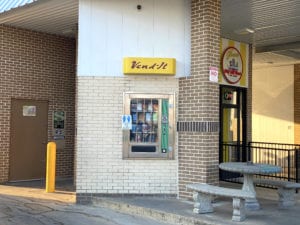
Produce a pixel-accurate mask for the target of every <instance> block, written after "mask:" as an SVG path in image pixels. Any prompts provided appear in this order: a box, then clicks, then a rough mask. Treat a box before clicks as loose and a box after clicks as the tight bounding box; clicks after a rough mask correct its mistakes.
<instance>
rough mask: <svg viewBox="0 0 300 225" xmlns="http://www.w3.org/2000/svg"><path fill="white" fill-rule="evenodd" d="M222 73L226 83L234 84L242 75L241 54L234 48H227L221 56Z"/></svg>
mask: <svg viewBox="0 0 300 225" xmlns="http://www.w3.org/2000/svg"><path fill="white" fill-rule="evenodd" d="M222 72H223V76H224V78H225V79H226V81H227V82H228V83H230V84H236V83H238V82H239V81H240V79H241V78H242V75H243V60H242V56H241V53H240V52H239V50H237V49H236V48H235V47H228V48H227V49H225V51H224V52H223V56H222Z"/></svg>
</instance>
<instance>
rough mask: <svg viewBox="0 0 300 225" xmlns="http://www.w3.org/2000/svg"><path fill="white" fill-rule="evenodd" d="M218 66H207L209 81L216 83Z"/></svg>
mask: <svg viewBox="0 0 300 225" xmlns="http://www.w3.org/2000/svg"><path fill="white" fill-rule="evenodd" d="M218 70H219V69H218V67H214V66H211V67H209V81H211V82H215V83H218V80H219V79H218V75H219V72H218Z"/></svg>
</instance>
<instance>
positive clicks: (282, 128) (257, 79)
mask: <svg viewBox="0 0 300 225" xmlns="http://www.w3.org/2000/svg"><path fill="white" fill-rule="evenodd" d="M252 94H253V95H252V96H253V97H252V101H253V110H252V112H253V113H252V140H253V141H265V142H277V143H290V144H293V143H294V67H293V65H288V66H278V67H268V68H260V69H254V70H253V91H252Z"/></svg>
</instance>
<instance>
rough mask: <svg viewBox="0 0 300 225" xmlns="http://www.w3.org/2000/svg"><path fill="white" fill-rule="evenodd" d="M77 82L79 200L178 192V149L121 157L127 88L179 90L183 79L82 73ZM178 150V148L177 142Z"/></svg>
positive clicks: (130, 90)
mask: <svg viewBox="0 0 300 225" xmlns="http://www.w3.org/2000/svg"><path fill="white" fill-rule="evenodd" d="M77 87H78V97H77V98H78V100H77V105H78V107H77V112H76V115H77V138H76V139H77V140H76V193H77V196H78V198H80V199H78V201H81V200H82V198H88V199H89V198H91V196H96V194H115V195H118V194H131V195H137V194H166V195H169V194H171V195H174V194H175V195H177V156H176V154H175V160H165V159H164V160H160V159H154V160H153V159H147V160H143V159H128V160H124V159H122V152H123V150H122V129H121V115H122V114H123V93H124V92H139V93H151V94H152V93H159V94H162V93H176V95H177V94H178V79H176V78H174V77H168V76H167V77H166V76H125V77H100V76H99V77H92V76H78V78H77ZM175 143H176V142H175ZM174 151H175V153H176V152H177V148H176V146H175V150H174ZM88 199H87V200H86V201H88Z"/></svg>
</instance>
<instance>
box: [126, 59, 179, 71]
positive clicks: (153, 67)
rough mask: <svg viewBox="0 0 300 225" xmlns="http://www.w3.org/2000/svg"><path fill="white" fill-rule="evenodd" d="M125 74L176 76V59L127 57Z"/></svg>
mask: <svg viewBox="0 0 300 225" xmlns="http://www.w3.org/2000/svg"><path fill="white" fill-rule="evenodd" d="M123 73H124V74H127V75H130V74H133V75H134V74H147V75H157V74H160V75H175V74H176V60H175V59H174V58H138V57H126V58H124V60H123Z"/></svg>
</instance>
